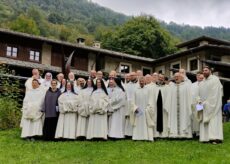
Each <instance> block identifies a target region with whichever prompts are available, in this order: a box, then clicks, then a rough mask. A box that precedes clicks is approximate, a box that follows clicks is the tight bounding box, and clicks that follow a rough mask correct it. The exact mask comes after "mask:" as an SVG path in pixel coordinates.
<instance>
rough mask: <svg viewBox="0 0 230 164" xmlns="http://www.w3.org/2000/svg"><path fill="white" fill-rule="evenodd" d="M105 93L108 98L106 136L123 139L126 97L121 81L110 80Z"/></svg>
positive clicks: (117, 79)
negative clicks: (107, 127)
mask: <svg viewBox="0 0 230 164" xmlns="http://www.w3.org/2000/svg"><path fill="white" fill-rule="evenodd" d="M107 91H108V95H109V98H110V108H109V110H108V115H109V132H108V136H109V137H110V138H114V139H120V138H124V137H125V134H124V124H125V113H124V110H125V107H126V106H125V105H126V104H125V103H126V95H125V90H124V88H123V86H122V84H121V80H120V79H119V78H116V79H114V78H111V79H110V80H109V87H108V88H107Z"/></svg>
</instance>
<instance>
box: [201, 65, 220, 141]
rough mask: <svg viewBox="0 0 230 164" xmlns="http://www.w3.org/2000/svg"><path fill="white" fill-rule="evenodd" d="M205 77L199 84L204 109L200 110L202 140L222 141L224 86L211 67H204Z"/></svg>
mask: <svg viewBox="0 0 230 164" xmlns="http://www.w3.org/2000/svg"><path fill="white" fill-rule="evenodd" d="M203 74H204V77H205V79H204V80H203V81H202V82H201V83H200V85H199V96H200V100H199V103H200V104H202V105H203V108H204V109H203V110H200V111H199V112H198V119H199V120H200V142H208V141H210V142H212V143H213V144H216V143H220V142H221V141H222V140H223V125H222V109H221V108H222V96H223V86H222V84H221V83H220V80H219V78H218V77H216V76H215V75H212V74H211V69H210V68H209V67H207V66H206V67H204V69H203Z"/></svg>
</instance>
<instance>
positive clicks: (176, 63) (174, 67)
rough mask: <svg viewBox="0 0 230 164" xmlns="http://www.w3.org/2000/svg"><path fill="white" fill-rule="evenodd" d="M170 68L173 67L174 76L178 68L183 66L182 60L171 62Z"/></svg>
mask: <svg viewBox="0 0 230 164" xmlns="http://www.w3.org/2000/svg"><path fill="white" fill-rule="evenodd" d="M170 68H171V69H172V71H171V76H173V74H174V73H175V72H176V70H179V69H180V68H181V61H177V62H173V63H171V64H170Z"/></svg>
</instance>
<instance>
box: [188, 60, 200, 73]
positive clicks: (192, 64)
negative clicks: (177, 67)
mask: <svg viewBox="0 0 230 164" xmlns="http://www.w3.org/2000/svg"><path fill="white" fill-rule="evenodd" d="M187 65H188V69H187V70H188V71H198V70H199V61H198V59H197V58H196V57H192V58H189V59H188V63H187Z"/></svg>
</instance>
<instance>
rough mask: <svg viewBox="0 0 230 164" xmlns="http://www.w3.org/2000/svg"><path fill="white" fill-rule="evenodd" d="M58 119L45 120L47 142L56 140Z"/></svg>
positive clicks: (44, 127) (44, 135)
mask: <svg viewBox="0 0 230 164" xmlns="http://www.w3.org/2000/svg"><path fill="white" fill-rule="evenodd" d="M57 121H58V117H49V118H45V122H44V126H43V139H44V140H47V141H51V140H54V137H55V132H56V127H57Z"/></svg>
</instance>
